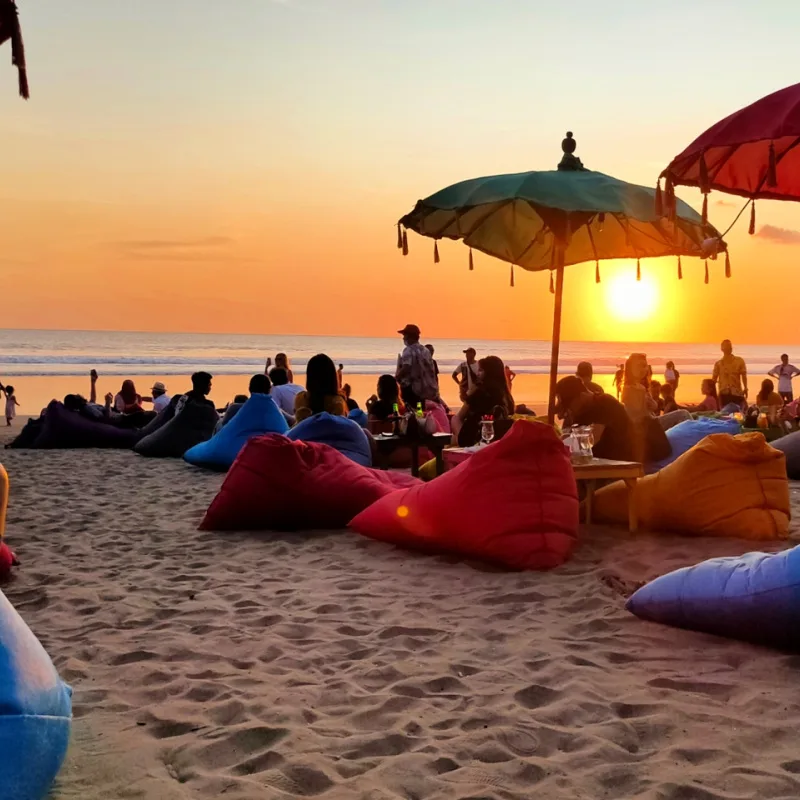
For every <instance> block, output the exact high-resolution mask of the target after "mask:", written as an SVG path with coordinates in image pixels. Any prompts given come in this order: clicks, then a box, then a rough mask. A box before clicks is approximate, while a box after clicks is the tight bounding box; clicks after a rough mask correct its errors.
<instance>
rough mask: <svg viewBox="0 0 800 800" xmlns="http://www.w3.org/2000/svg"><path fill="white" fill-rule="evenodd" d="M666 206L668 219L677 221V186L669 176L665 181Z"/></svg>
mask: <svg viewBox="0 0 800 800" xmlns="http://www.w3.org/2000/svg"><path fill="white" fill-rule="evenodd" d="M664 206H665V207H666V212H667V219H670V220H674V219H675V207H676V206H675V186H674V185H673V183H672V178H670V176H669V175H667V177H666V178H665V179H664Z"/></svg>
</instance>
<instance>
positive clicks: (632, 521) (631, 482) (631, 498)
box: [572, 458, 644, 533]
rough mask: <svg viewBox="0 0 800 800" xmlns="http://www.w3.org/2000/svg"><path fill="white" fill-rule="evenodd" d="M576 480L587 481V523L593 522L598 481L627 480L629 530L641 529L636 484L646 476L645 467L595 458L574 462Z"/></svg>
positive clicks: (633, 463)
mask: <svg viewBox="0 0 800 800" xmlns="http://www.w3.org/2000/svg"><path fill="white" fill-rule="evenodd" d="M572 469H573V470H574V472H575V480H576V481H585V483H586V501H585V508H586V524H587V525H588V524H591V522H592V498H593V496H594V490H595V487H596V485H597V481H604V480H611V481H619V480H621V481H625V485H626V486H627V487H628V530H630V532H631V533H636V531H637V530H638V529H639V518H638V513H637V509H636V486H637V482H638V480H639V478H643V477H644V467H643V466H642V465H641V464H638V463H636V462H635V461H610V460H609V459H607V458H593V459H592V460H591V462H589V463H587V464H573V465H572Z"/></svg>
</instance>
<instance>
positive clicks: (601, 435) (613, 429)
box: [556, 375, 635, 461]
mask: <svg viewBox="0 0 800 800" xmlns="http://www.w3.org/2000/svg"><path fill="white" fill-rule="evenodd" d="M556 414H557V415H558V417H559V419H564V420H566V422H567V424H569V425H591V426H592V430H593V433H594V445H593V447H592V450H593V452H594V455H595V457H597V458H609V459H611V460H613V461H633V460H634V453H635V447H634V445H635V442H634V429H633V423H632V422H631V418H630V417H629V416H628V412H627V411H626V410H625V406H623V405H622V403H620V402H619V400H615V399H614V398H613V397H612V396H611V395H610V394H594V393H593V392H591V391H589V389H587V388H586V385H585V384H584V382H583V381H582V380H581V379H580V378H579V377H578V376H577V375H570V376H569V377H567V378H562V379H561V380H560V381H559V382H558V383H557V384H556Z"/></svg>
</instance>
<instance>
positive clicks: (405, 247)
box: [403, 229, 408, 256]
mask: <svg viewBox="0 0 800 800" xmlns="http://www.w3.org/2000/svg"><path fill="white" fill-rule="evenodd" d="M403 255H404V256H407V255H408V231H407V230H405V229H403Z"/></svg>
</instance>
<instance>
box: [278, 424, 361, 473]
mask: <svg viewBox="0 0 800 800" xmlns="http://www.w3.org/2000/svg"><path fill="white" fill-rule="evenodd" d="M288 436H289V439H291V440H292V441H295V442H319V443H320V444H327V445H328V446H329V447H332V448H333V449H334V450H338V451H339V452H340V453H343V454H344V455H346V456H347V457H348V458H349V459H350V460H351V461H355V462H356V464H361V466H362V467H371V466H372V447H371V445H370V440H369V437H368V436H367V434H366V433H365V432H364V429H363V428H362V427H361V426H360V425H359V424H358V423H357V422H353V420H351V419H348V418H347V417H335V416H333V415H331V414H328V413H327V412H323V413H321V414H315V415H314V416H313V417H309V418H308V419H304V420H303V421H302V422H300V423H298V424H297V425H295V426H294V428H292V430H291V431H289V434H288Z"/></svg>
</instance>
